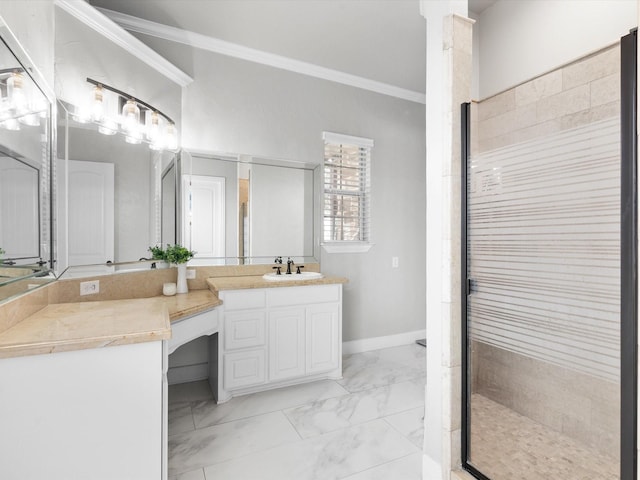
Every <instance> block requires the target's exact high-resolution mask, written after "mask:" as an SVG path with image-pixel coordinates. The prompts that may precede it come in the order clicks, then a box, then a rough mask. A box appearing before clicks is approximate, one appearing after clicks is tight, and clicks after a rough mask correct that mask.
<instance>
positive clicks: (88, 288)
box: [80, 280, 100, 295]
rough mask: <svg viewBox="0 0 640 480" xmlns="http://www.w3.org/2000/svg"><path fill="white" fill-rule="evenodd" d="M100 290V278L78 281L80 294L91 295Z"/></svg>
mask: <svg viewBox="0 0 640 480" xmlns="http://www.w3.org/2000/svg"><path fill="white" fill-rule="evenodd" d="M99 292H100V280H90V281H88V282H80V295H93V294H94V293H99Z"/></svg>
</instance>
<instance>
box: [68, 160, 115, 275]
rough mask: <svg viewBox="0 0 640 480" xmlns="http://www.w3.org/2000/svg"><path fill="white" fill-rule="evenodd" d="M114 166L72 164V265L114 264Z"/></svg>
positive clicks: (70, 185)
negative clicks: (112, 262)
mask: <svg viewBox="0 0 640 480" xmlns="http://www.w3.org/2000/svg"><path fill="white" fill-rule="evenodd" d="M113 175H114V166H113V164H112V163H100V162H84V161H77V160H69V176H68V195H69V197H68V237H67V238H68V248H69V265H70V266H74V265H91V264H99V263H106V262H108V261H114V223H113V222H114V220H113V216H114V179H113Z"/></svg>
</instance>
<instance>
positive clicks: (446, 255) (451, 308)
mask: <svg viewBox="0 0 640 480" xmlns="http://www.w3.org/2000/svg"><path fill="white" fill-rule="evenodd" d="M421 8H422V14H423V16H424V17H425V18H426V20H427V39H426V40H427V76H426V78H427V102H426V145H427V159H426V161H427V166H426V173H427V175H426V176H427V179H426V185H427V253H426V256H427V295H426V297H427V384H426V392H425V402H426V408H425V438H424V456H423V478H425V479H428V480H439V479H444V480H449V478H450V471H451V470H452V469H453V468H456V467H457V466H459V465H460V391H461V388H460V384H461V377H460V373H461V367H460V365H461V362H460V325H461V313H460V273H459V272H460V265H461V258H460V257H461V255H460V201H459V199H460V188H461V181H460V179H461V175H460V104H461V103H463V102H466V101H470V99H471V57H472V55H471V46H472V41H471V36H472V24H473V21H472V20H469V19H467V18H465V17H466V15H467V1H466V0H458V1H454V0H447V1H437V2H433V1H423V2H422V4H421Z"/></svg>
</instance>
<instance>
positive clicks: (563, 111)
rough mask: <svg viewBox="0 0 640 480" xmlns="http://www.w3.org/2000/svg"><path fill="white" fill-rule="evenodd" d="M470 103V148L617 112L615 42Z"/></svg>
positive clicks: (544, 132) (500, 144)
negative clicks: (471, 123)
mask: <svg viewBox="0 0 640 480" xmlns="http://www.w3.org/2000/svg"><path fill="white" fill-rule="evenodd" d="M474 106H475V107H476V108H474V110H475V112H474V120H475V122H474V123H475V125H472V154H474V153H480V152H485V151H487V150H493V149H495V148H499V147H504V146H507V145H513V144H515V143H520V142H523V141H525V140H531V139H533V138H537V137H541V136H544V135H547V134H550V133H557V132H560V131H563V130H568V129H570V128H574V127H578V126H581V125H585V124H588V123H592V122H595V121H598V120H603V119H606V118H611V117H614V116H619V115H620V45H619V44H616V45H613V46H611V47H608V48H605V49H604V50H601V51H599V52H597V53H594V54H592V55H590V56H588V57H585V58H583V59H580V60H578V61H576V62H574V63H571V64H569V65H566V66H564V67H562V68H559V69H557V70H554V71H552V72H549V73H547V74H544V75H542V76H540V77H537V78H535V79H533V80H531V81H529V82H526V83H523V84H521V85H518V86H517V87H514V88H511V89H510V90H506V91H505V92H502V93H500V94H498V95H495V96H493V97H490V98H488V99H486V100H483V101H481V102H478V103H477V104H475V105H474ZM473 127H475V128H473ZM476 132H477V134H475V133H476Z"/></svg>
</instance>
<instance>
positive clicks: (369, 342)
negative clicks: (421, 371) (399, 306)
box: [342, 330, 427, 355]
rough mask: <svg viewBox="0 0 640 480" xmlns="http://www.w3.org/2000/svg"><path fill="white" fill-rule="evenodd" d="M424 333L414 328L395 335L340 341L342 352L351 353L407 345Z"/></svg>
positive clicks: (423, 335) (424, 335)
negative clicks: (411, 330)
mask: <svg viewBox="0 0 640 480" xmlns="http://www.w3.org/2000/svg"><path fill="white" fill-rule="evenodd" d="M426 335H427V331H426V330H416V331H413V332H405V333H398V334H396V335H387V336H385V337H373V338H363V339H362V340H351V341H349V342H343V343H342V353H343V354H345V355H351V354H352V353H362V352H368V351H370V350H379V349H381V348H389V347H399V346H400V345H409V344H411V343H414V342H415V341H416V340H418V339H420V338H425V337H426Z"/></svg>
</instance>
